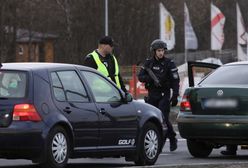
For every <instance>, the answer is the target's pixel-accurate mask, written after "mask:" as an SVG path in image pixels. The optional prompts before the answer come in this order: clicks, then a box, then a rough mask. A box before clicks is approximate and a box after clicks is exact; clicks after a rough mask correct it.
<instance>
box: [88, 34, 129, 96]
mask: <svg viewBox="0 0 248 168" xmlns="http://www.w3.org/2000/svg"><path fill="white" fill-rule="evenodd" d="M113 48H114V41H113V39H112V38H111V37H110V36H104V37H102V38H101V39H100V40H99V43H98V49H96V50H94V51H93V52H92V53H89V54H88V55H87V56H86V57H85V59H84V65H85V66H88V67H91V68H94V69H97V70H98V71H100V72H101V73H102V74H104V75H105V76H107V77H108V78H110V79H111V80H112V81H113V82H115V83H116V85H117V86H118V87H119V88H121V89H122V90H123V91H124V92H127V90H126V88H125V86H124V83H123V80H122V78H121V76H120V70H119V65H118V62H117V60H116V58H115V56H114V55H113V53H112V52H113Z"/></svg>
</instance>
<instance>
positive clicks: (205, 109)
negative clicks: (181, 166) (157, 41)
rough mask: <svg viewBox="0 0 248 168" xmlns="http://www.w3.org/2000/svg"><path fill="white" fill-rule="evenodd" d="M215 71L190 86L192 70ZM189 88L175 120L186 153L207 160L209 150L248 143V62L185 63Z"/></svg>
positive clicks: (192, 79)
mask: <svg viewBox="0 0 248 168" xmlns="http://www.w3.org/2000/svg"><path fill="white" fill-rule="evenodd" d="M203 66H204V67H209V68H217V69H216V70H215V71H213V72H212V73H211V74H209V75H207V77H205V78H204V79H203V80H202V81H201V82H200V83H198V84H197V85H196V86H193V85H194V78H193V74H195V73H193V70H192V69H193V67H203ZM188 67H189V68H188V69H189V78H190V81H189V83H190V86H191V87H189V88H188V89H187V90H186V91H185V93H184V96H183V98H182V102H181V106H180V112H179V115H178V117H177V121H178V128H179V132H180V135H181V136H182V137H183V138H185V139H186V140H187V146H188V150H189V152H190V154H191V155H192V156H194V157H207V156H209V154H210V153H211V152H212V150H213V148H219V147H221V146H223V145H247V144H248V134H247V132H248V78H247V75H248V62H235V63H229V64H226V65H223V66H221V67H219V68H218V66H217V65H213V64H204V63H197V62H190V63H189V66H188Z"/></svg>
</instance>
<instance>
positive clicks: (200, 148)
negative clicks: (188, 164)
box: [187, 139, 213, 158]
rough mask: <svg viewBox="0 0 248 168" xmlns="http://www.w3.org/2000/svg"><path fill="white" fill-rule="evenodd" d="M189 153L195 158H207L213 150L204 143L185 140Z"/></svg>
mask: <svg viewBox="0 0 248 168" xmlns="http://www.w3.org/2000/svg"><path fill="white" fill-rule="evenodd" d="M187 146H188V150H189V153H190V154H191V155H192V156H194V157H197V158H204V157H208V155H209V154H210V153H211V152H212V150H213V148H212V147H211V146H210V145H207V144H206V143H204V142H201V141H196V140H189V139H187Z"/></svg>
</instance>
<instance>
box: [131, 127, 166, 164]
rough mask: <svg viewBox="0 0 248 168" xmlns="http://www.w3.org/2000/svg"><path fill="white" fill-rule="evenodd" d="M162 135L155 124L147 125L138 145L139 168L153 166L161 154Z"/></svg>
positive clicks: (137, 162)
mask: <svg viewBox="0 0 248 168" xmlns="http://www.w3.org/2000/svg"><path fill="white" fill-rule="evenodd" d="M161 141H162V140H161V135H160V132H159V131H158V128H157V127H156V126H155V125H154V124H153V123H147V124H146V125H145V126H144V128H143V131H142V132H141V136H140V141H139V142H138V145H137V148H138V150H137V154H138V157H137V160H135V161H134V162H135V164H136V165H138V166H144V165H153V164H154V163H155V162H156V161H157V159H158V156H159V154H160V152H161V145H162V143H161Z"/></svg>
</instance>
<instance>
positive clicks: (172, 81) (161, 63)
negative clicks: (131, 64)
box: [138, 57, 180, 96]
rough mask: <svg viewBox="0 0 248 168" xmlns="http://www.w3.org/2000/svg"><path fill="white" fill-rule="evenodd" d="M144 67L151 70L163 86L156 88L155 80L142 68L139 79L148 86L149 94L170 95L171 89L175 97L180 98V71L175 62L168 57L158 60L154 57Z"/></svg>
mask: <svg viewBox="0 0 248 168" xmlns="http://www.w3.org/2000/svg"><path fill="white" fill-rule="evenodd" d="M144 67H147V68H150V69H151V70H152V71H153V73H154V74H155V76H156V77H157V78H158V79H159V81H160V84H161V86H158V87H157V86H155V84H154V80H153V79H152V78H151V77H150V76H149V74H148V73H147V71H146V70H145V68H141V70H140V73H139V75H138V78H139V81H140V82H144V83H145V84H146V87H147V89H148V91H149V92H165V93H170V89H172V90H173V95H175V96H178V94H179V82H180V79H179V75H178V69H177V67H176V65H175V63H174V61H173V60H171V59H169V58H166V57H164V58H162V59H160V60H157V59H155V58H154V57H153V58H151V59H147V60H146V61H145V63H144Z"/></svg>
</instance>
